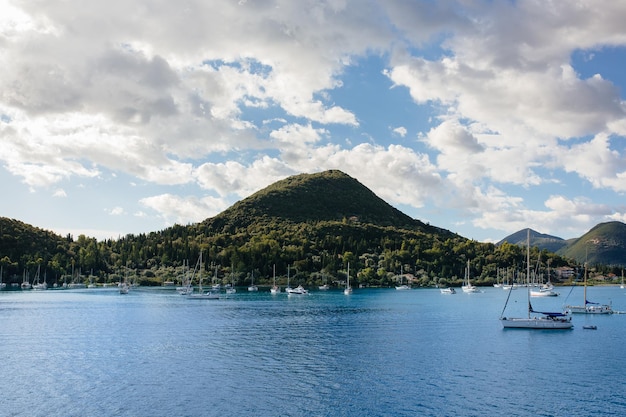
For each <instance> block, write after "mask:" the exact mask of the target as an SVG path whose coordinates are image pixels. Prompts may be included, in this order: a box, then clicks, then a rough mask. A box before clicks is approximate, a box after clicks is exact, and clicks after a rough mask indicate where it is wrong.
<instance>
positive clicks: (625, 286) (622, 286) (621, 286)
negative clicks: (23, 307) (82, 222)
mask: <svg viewBox="0 0 626 417" xmlns="http://www.w3.org/2000/svg"><path fill="white" fill-rule="evenodd" d="M0 282H1V280H0ZM619 287H620V288H626V285H624V270H623V269H622V284H621V285H620V286H619Z"/></svg>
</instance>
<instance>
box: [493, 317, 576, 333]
mask: <svg viewBox="0 0 626 417" xmlns="http://www.w3.org/2000/svg"><path fill="white" fill-rule="evenodd" d="M500 322H501V323H502V327H504V328H505V329H539V330H542V329H548V330H551V329H552V330H567V329H571V328H572V327H574V325H573V324H572V322H571V320H570V319H563V320H558V319H550V318H543V317H534V318H532V317H531V318H506V317H505V318H502V319H500Z"/></svg>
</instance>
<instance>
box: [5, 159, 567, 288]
mask: <svg viewBox="0 0 626 417" xmlns="http://www.w3.org/2000/svg"><path fill="white" fill-rule="evenodd" d="M0 227H1V233H0V262H1V263H2V266H3V280H4V282H7V281H11V282H21V277H22V274H23V273H24V271H29V272H30V273H31V274H33V273H34V270H35V269H36V268H37V267H38V266H41V268H42V270H45V271H46V276H47V280H48V282H49V283H53V282H59V283H60V282H61V281H66V280H68V279H69V278H70V277H69V276H70V275H71V274H72V271H75V274H78V271H81V273H82V276H81V279H83V280H87V279H92V280H94V281H96V282H99V283H103V282H109V281H115V280H117V279H119V275H120V274H122V273H123V271H124V270H125V269H126V268H128V269H129V270H130V271H132V273H133V274H136V275H137V278H138V279H139V281H140V282H141V283H142V284H144V285H159V284H160V283H161V282H162V281H164V280H175V279H176V278H177V277H178V276H179V275H180V274H181V273H182V266H183V264H184V263H185V262H190V263H194V262H195V261H196V259H197V258H198V256H199V253H200V251H202V252H203V259H204V261H205V263H204V265H203V267H204V270H205V271H206V274H205V276H207V275H213V271H214V269H215V266H217V269H218V278H219V279H220V280H229V279H230V278H229V275H230V273H231V270H232V271H233V272H234V274H235V276H236V280H237V283H238V284H241V285H243V284H246V283H247V282H249V279H250V275H251V274H252V273H254V276H255V282H256V283H260V284H263V283H264V282H269V279H270V277H271V274H272V268H273V266H274V265H275V266H276V271H277V274H278V275H279V276H280V279H279V280H282V281H283V282H284V280H285V275H286V271H287V266H288V265H289V266H290V267H291V270H292V276H291V278H292V279H293V280H294V281H293V282H299V283H302V284H307V285H312V284H314V283H318V282H320V281H321V274H325V276H327V277H329V278H330V280H331V281H332V280H343V279H344V277H345V273H344V269H345V267H346V264H347V262H350V269H351V271H357V272H356V274H355V275H356V281H357V283H360V284H364V285H377V286H378V285H380V286H389V285H393V284H394V283H395V282H396V280H397V276H398V274H399V273H400V272H401V271H402V272H404V273H407V274H412V275H413V276H415V281H414V284H415V285H435V284H439V285H449V284H458V283H459V282H460V279H461V277H462V276H463V272H464V268H465V265H466V260H468V259H469V260H470V274H471V276H472V277H473V280H474V282H475V283H478V284H483V285H487V284H491V283H492V282H494V281H495V278H496V270H497V268H517V269H524V268H525V264H524V262H525V248H523V247H520V246H517V245H512V244H508V243H503V244H502V245H499V246H497V247H496V246H495V245H493V244H490V243H480V242H476V241H472V240H468V239H466V238H463V237H461V236H458V235H456V234H454V233H451V232H450V231H447V230H443V229H440V228H437V227H434V226H430V225H427V224H424V223H423V222H420V221H419V220H415V219H411V218H410V217H408V216H406V215H404V214H403V213H401V212H400V211H398V210H396V209H395V208H393V207H391V206H390V205H389V204H387V203H386V202H384V201H383V200H381V199H380V198H378V197H377V196H376V195H375V194H374V193H372V192H371V191H370V190H369V189H367V188H366V187H364V186H363V185H362V184H360V183H359V182H358V181H356V180H355V179H353V178H351V177H349V176H347V175H346V174H344V173H342V172H340V171H327V172H323V173H319V174H303V175H298V176H295V177H291V178H288V179H286V180H283V181H279V182H277V183H276V184H273V185H271V186H269V187H267V188H266V189H264V190H261V191H259V192H258V193H255V194H254V195H252V196H250V197H248V198H246V199H244V200H242V201H240V202H238V203H236V204H234V205H233V206H232V207H231V208H229V209H227V210H225V211H224V212H223V213H221V214H219V215H218V216H215V217H214V218H211V219H207V220H206V221H204V222H201V223H197V224H192V225H188V226H181V225H175V226H173V227H170V228H167V229H165V230H162V231H159V232H152V233H148V234H139V235H127V236H125V237H122V238H120V239H117V240H106V241H101V242H98V241H96V239H94V238H89V237H86V236H82V235H81V236H78V237H77V238H76V239H74V238H73V237H72V236H66V237H61V236H57V235H55V234H54V233H51V232H49V231H46V230H43V229H39V228H35V227H32V226H29V225H26V224H24V223H21V222H19V221H16V220H12V219H7V218H0ZM539 257H540V261H541V263H542V264H544V265H545V263H546V262H547V261H548V260H549V261H550V265H551V268H557V267H559V266H563V265H567V264H568V260H567V259H564V258H561V257H560V256H558V255H555V254H553V253H550V252H548V251H546V250H543V251H541V256H539V250H538V249H535V248H534V249H533V251H532V254H531V259H532V262H533V265H535V263H536V262H537V259H538V258H539ZM89 275H91V277H88V276H89Z"/></svg>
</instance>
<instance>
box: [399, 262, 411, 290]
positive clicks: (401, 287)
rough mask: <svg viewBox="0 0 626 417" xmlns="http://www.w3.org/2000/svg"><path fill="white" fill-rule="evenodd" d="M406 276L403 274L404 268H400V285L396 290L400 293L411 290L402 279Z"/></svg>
mask: <svg viewBox="0 0 626 417" xmlns="http://www.w3.org/2000/svg"><path fill="white" fill-rule="evenodd" d="M403 276H404V274H403V273H402V266H400V285H396V290H399V291H405V290H410V289H411V287H410V286H409V285H408V283H407V284H403V283H402V277H403Z"/></svg>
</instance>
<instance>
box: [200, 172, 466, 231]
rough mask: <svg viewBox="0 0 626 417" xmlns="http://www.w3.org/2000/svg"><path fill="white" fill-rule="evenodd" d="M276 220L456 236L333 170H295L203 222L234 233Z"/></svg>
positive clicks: (211, 226) (213, 227)
mask: <svg viewBox="0 0 626 417" xmlns="http://www.w3.org/2000/svg"><path fill="white" fill-rule="evenodd" d="M276 221H281V222H282V221H284V222H289V223H294V224H295V223H307V224H316V223H320V222H349V223H360V224H369V225H375V226H379V227H394V228H398V229H406V230H412V231H420V232H426V233H437V234H441V235H445V236H446V237H455V236H456V235H455V234H454V233H452V232H449V231H447V230H444V229H441V228H437V227H434V226H429V225H426V224H425V223H423V222H421V221H419V220H415V219H412V218H411V217H409V216H407V215H406V214H404V213H402V212H401V211H399V210H397V209H396V208H394V207H392V206H391V205H389V204H387V203H386V202H385V201H384V200H382V199H381V198H379V197H378V196H377V195H376V194H374V193H373V192H372V191H371V190H370V189H368V188H367V187H365V186H364V185H362V184H361V183H360V182H358V181H357V180H356V179H354V178H352V177H350V176H348V175H346V174H344V173H343V172H341V171H337V170H331V171H325V172H321V173H316V174H300V175H295V176H292V177H289V178H286V179H284V180H282V181H278V182H276V183H274V184H272V185H270V186H268V187H266V188H264V189H263V190H260V191H258V192H257V193H255V194H253V195H251V196H250V197H247V198H245V199H244V200H241V201H239V202H237V203H235V204H234V205H233V206H232V207H230V208H228V209H227V210H225V211H224V212H222V213H220V214H219V215H217V216H215V217H213V218H211V219H207V220H206V221H204V222H203V224H204V225H206V226H208V227H210V228H211V229H213V230H224V229H226V230H230V231H234V230H237V229H239V228H242V227H243V228H245V227H249V226H251V225H258V224H259V223H267V222H276Z"/></svg>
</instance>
